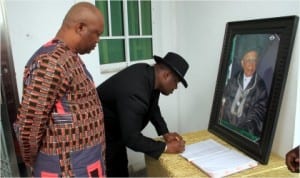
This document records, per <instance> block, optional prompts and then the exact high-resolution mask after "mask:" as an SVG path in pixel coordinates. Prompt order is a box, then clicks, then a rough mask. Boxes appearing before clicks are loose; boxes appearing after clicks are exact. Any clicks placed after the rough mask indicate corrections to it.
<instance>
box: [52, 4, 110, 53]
mask: <svg viewBox="0 0 300 178" xmlns="http://www.w3.org/2000/svg"><path fill="white" fill-rule="evenodd" d="M103 31H104V18H103V15H102V13H101V12H100V10H99V9H97V7H96V6H94V5H93V4H91V3H88V2H80V3H77V4H75V5H73V6H72V7H71V9H70V10H69V11H68V13H67V14H66V16H65V18H64V20H63V24H62V26H61V28H60V30H59V31H58V33H57V34H56V38H57V39H59V40H61V41H63V42H65V44H66V45H67V46H68V47H69V48H70V49H71V50H72V51H74V52H75V53H79V54H85V53H89V52H90V51H91V50H93V49H94V48H95V46H96V44H97V43H98V41H99V38H100V35H101V34H102V33H103Z"/></svg>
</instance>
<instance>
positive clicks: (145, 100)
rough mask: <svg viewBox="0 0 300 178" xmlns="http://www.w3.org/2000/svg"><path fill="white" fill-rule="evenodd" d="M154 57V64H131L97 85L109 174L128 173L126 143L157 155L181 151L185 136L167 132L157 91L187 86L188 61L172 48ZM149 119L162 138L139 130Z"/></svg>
mask: <svg viewBox="0 0 300 178" xmlns="http://www.w3.org/2000/svg"><path fill="white" fill-rule="evenodd" d="M154 60H155V61H156V64H155V65H154V66H150V65H148V64H144V63H139V64H134V65H132V66H129V67H127V68H126V69H124V70H122V71H120V72H119V73H117V74H115V75H114V76H112V77H110V78H109V79H108V80H106V81H105V82H103V83H102V84H101V85H100V86H98V87H97V92H98V95H99V97H100V100H101V102H102V107H103V112H104V124H105V134H106V168H107V176H108V177H127V176H128V169H127V166H128V159H127V152H126V146H127V147H129V148H131V149H132V150H134V151H138V152H143V153H145V154H147V155H149V156H151V157H153V158H156V159H158V158H159V157H160V155H161V154H162V153H163V152H166V153H181V152H183V151H184V146H185V142H184V140H183V139H182V137H181V136H180V135H179V134H177V133H176V132H175V133H170V132H169V130H168V128H167V124H166V122H165V120H164V119H163V117H162V116H161V112H160V108H159V105H158V100H159V96H160V93H162V94H164V95H169V94H171V93H172V92H173V90H175V89H177V84H178V83H179V82H181V83H182V84H183V85H184V86H185V87H187V86H188V85H187V82H186V81H185V79H184V75H185V73H186V72H187V70H188V68H189V65H188V63H187V62H186V61H185V60H184V59H183V58H182V57H181V56H179V55H178V54H175V53H173V52H169V53H168V54H167V55H166V56H165V57H164V58H161V57H159V56H154ZM149 121H150V122H151V123H152V124H153V125H154V127H155V129H156V131H157V133H158V135H162V136H163V138H164V140H165V141H164V142H163V141H158V140H153V139H151V138H149V137H146V136H144V135H143V134H142V133H141V131H142V130H143V129H144V128H145V127H146V125H147V124H148V122H149Z"/></svg>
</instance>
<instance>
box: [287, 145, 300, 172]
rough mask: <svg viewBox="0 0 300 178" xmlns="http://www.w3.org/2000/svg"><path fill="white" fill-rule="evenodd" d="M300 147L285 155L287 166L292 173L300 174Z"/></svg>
mask: <svg viewBox="0 0 300 178" xmlns="http://www.w3.org/2000/svg"><path fill="white" fill-rule="evenodd" d="M299 147H300V146H297V147H296V148H294V149H292V150H291V151H289V152H288V153H287V154H286V155H285V164H286V165H287V167H288V169H289V170H290V171H291V172H299Z"/></svg>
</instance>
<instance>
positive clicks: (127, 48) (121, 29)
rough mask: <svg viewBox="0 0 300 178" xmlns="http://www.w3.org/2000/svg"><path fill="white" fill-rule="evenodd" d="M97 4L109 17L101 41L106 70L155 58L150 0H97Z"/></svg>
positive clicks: (102, 58)
mask: <svg viewBox="0 0 300 178" xmlns="http://www.w3.org/2000/svg"><path fill="white" fill-rule="evenodd" d="M95 5H96V7H97V8H99V9H100V10H101V11H102V13H103V15H104V21H105V29H104V32H103V34H102V36H101V40H100V41H99V43H98V48H99V58H100V64H101V69H102V71H104V70H105V69H107V66H110V67H108V68H109V69H108V70H110V69H112V68H113V70H116V68H118V67H116V66H119V67H126V66H128V65H129V64H130V63H132V62H136V61H144V60H149V59H152V56H153V50H152V19H151V1H150V0H129V1H127V0H101V1H98V0H96V1H95ZM103 69H104V70H103Z"/></svg>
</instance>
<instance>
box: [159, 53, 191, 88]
mask: <svg viewBox="0 0 300 178" xmlns="http://www.w3.org/2000/svg"><path fill="white" fill-rule="evenodd" d="M154 60H155V61H156V63H162V64H165V65H166V66H168V67H169V68H170V69H172V70H173V71H174V72H175V73H176V74H177V75H178V77H179V79H180V81H181V82H182V84H183V85H184V87H185V88H186V87H187V86H188V84H187V82H186V81H185V79H184V78H183V77H184V75H185V73H186V71H187V70H188V68H189V64H188V63H187V62H186V61H185V60H184V59H183V58H182V57H181V56H179V55H178V54H176V53H173V52H169V53H168V54H167V55H166V56H165V57H164V58H161V57H159V56H154Z"/></svg>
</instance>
